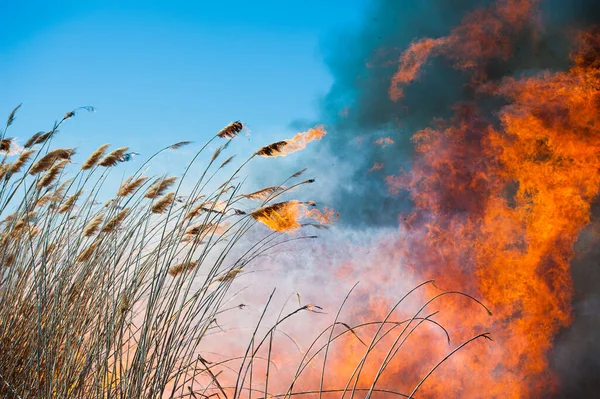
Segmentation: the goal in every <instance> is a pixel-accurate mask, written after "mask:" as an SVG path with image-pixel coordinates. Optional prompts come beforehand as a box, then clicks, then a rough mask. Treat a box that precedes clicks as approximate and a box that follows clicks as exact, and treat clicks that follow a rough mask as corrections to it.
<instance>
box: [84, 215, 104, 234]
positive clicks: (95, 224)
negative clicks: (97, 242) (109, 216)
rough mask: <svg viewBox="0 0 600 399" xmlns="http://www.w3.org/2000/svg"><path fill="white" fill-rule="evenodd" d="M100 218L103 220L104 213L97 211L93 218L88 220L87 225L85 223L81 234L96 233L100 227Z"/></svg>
mask: <svg viewBox="0 0 600 399" xmlns="http://www.w3.org/2000/svg"><path fill="white" fill-rule="evenodd" d="M102 220H104V213H99V214H97V215H96V216H94V218H93V219H92V220H90V222H89V223H88V224H87V225H85V227H84V229H83V236H84V237H89V236H92V235H94V234H96V232H97V231H98V229H99V228H100V224H101V223H102Z"/></svg>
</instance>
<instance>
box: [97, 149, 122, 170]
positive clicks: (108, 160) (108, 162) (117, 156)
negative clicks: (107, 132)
mask: <svg viewBox="0 0 600 399" xmlns="http://www.w3.org/2000/svg"><path fill="white" fill-rule="evenodd" d="M128 149H129V147H121V148H117V149H116V150H114V151H112V152H110V153H109V154H108V155H107V156H105V157H104V158H103V159H102V160H101V161H100V162H99V163H98V165H100V166H104V167H105V168H110V167H112V166H115V165H116V164H117V163H119V161H121V159H122V158H123V156H124V155H125V153H127V150H128Z"/></svg>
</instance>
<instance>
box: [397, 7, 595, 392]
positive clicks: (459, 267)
mask: <svg viewBox="0 0 600 399" xmlns="http://www.w3.org/2000/svg"><path fill="white" fill-rule="evenodd" d="M508 3H511V2H507V1H501V2H499V4H500V6H497V8H496V9H497V10H503V9H502V8H501V6H502V5H506V4H508ZM512 3H517V2H512ZM522 3H523V2H521V4H522ZM503 12H504V11H503ZM504 15H505V17H506V18H508V17H510V18H512V17H513V14H511V13H508V12H506V13H505V14H504ZM515 18H517V17H515ZM518 18H520V17H518ZM467 44H469V43H467ZM471 44H472V43H471ZM572 58H573V61H574V65H573V67H572V68H571V69H570V70H569V71H568V72H559V73H554V74H551V73H548V72H546V73H542V74H540V75H539V76H536V77H529V78H523V79H514V78H509V79H505V80H504V81H503V82H502V83H501V84H500V85H499V86H498V88H497V90H496V91H495V94H496V95H500V96H503V97H504V98H506V99H508V100H509V101H510V104H509V105H507V106H505V107H503V108H502V109H501V111H500V113H499V116H500V127H499V128H494V127H492V124H491V123H490V122H488V121H486V120H485V119H483V118H481V117H480V116H478V113H477V109H476V108H475V107H474V106H460V107H457V108H456V110H457V114H456V117H455V119H454V120H452V121H450V122H449V123H445V124H440V125H439V126H437V127H436V128H429V129H425V130H423V131H420V132H418V133H417V134H415V135H414V137H413V141H414V142H415V144H416V149H417V152H418V156H417V158H416V159H415V162H414V164H413V168H412V170H411V171H410V172H409V173H404V174H403V175H401V176H392V177H388V179H387V182H388V184H389V186H390V190H391V191H392V192H397V191H398V190H399V189H402V188H404V189H408V190H409V191H410V193H411V196H412V199H413V200H414V203H415V208H416V211H415V214H414V215H412V220H411V226H412V228H413V229H414V234H411V235H410V236H409V238H408V239H407V241H408V242H407V243H405V244H404V246H405V247H407V248H410V249H409V250H408V251H407V253H406V255H407V256H408V259H409V260H411V261H412V262H414V264H415V267H418V270H419V272H420V273H421V274H422V275H423V276H424V277H426V278H434V277H435V278H436V281H437V282H439V284H440V285H442V286H443V287H445V288H459V289H463V290H464V289H466V290H470V292H474V293H476V295H478V296H479V297H481V298H484V302H485V303H486V304H488V305H489V306H490V307H491V308H492V311H493V313H494V315H495V317H494V319H495V322H494V324H493V328H492V334H493V337H494V340H495V341H496V343H495V345H493V346H488V347H485V346H473V347H470V348H467V349H466V351H465V352H464V353H463V354H462V355H461V356H460V357H458V358H455V359H454V360H452V359H451V360H450V361H449V362H448V363H447V364H446V365H444V366H443V367H442V368H440V370H439V372H438V374H436V375H434V376H433V379H432V380H430V381H429V382H427V383H426V384H425V386H424V387H423V390H422V392H421V395H425V397H448V396H450V397H454V396H456V397H481V395H482V392H485V397H488V398H500V397H502V398H530V397H541V396H544V395H548V394H550V393H551V392H552V390H553V387H555V386H556V383H557V381H556V378H555V376H554V375H553V374H552V372H551V371H550V370H549V367H548V361H547V358H546V354H547V353H548V351H549V349H551V347H552V341H553V339H554V337H555V336H556V334H557V332H558V331H559V329H560V328H561V327H565V326H567V325H568V324H569V323H570V317H571V315H570V303H571V298H572V293H573V287H572V281H571V275H570V271H569V267H570V266H569V264H570V261H571V259H572V258H573V254H574V252H573V245H574V243H575V241H576V240H577V237H578V234H579V232H580V231H581V230H582V229H583V228H584V227H585V226H586V225H587V224H588V223H589V221H590V207H591V203H592V201H593V200H594V199H595V198H596V196H597V195H598V193H599V191H600V157H599V156H598V154H599V153H600V118H599V116H598V115H599V114H600V113H599V111H600V101H599V99H600V34H599V32H598V31H596V32H593V33H590V32H588V33H586V34H584V35H582V44H581V46H580V50H579V51H578V52H575V53H574V54H573V57H572ZM395 83H396V82H394V84H395ZM445 314H446V315H448V314H450V316H449V317H447V318H442V320H440V321H441V322H442V324H444V325H446V326H453V325H454V326H461V325H464V323H467V322H468V323H469V324H475V325H478V324H482V325H483V323H484V321H483V320H479V319H477V318H472V317H471V318H466V317H465V316H464V312H463V309H462V308H461V306H460V304H459V303H456V304H455V305H454V306H453V307H452V309H451V310H450V313H448V311H446V313H445ZM416 353H419V354H420V355H421V356H425V357H431V356H433V357H436V356H437V357H439V356H440V354H441V353H437V354H436V351H435V350H434V349H433V348H425V347H417V348H416ZM407 367H408V366H407ZM465 371H466V372H465Z"/></svg>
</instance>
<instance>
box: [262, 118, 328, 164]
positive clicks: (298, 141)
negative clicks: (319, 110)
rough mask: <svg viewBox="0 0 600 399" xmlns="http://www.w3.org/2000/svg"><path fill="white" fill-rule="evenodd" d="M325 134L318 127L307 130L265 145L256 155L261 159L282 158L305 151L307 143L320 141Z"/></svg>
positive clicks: (320, 127) (322, 129)
mask: <svg viewBox="0 0 600 399" xmlns="http://www.w3.org/2000/svg"><path fill="white" fill-rule="evenodd" d="M326 134H327V132H326V131H325V128H324V127H323V126H321V125H319V126H316V127H314V128H312V129H308V130H307V131H306V132H301V133H298V134H296V135H295V136H294V137H292V138H291V139H288V140H284V141H278V142H276V143H273V144H270V145H267V146H265V147H263V148H261V149H260V150H258V152H257V153H256V154H257V155H260V156H263V157H284V156H286V155H289V154H291V153H293V152H296V151H300V150H303V149H305V148H306V145H307V144H308V143H310V142H311V141H314V140H321V139H322V138H323V136H325V135H326Z"/></svg>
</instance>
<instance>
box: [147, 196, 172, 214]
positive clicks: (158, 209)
mask: <svg viewBox="0 0 600 399" xmlns="http://www.w3.org/2000/svg"><path fill="white" fill-rule="evenodd" d="M174 200H175V193H174V192H171V193H169V194H166V195H165V196H163V197H162V198H160V199H159V200H158V201H156V202H155V203H154V204H153V205H152V209H151V210H152V213H163V212H164V211H166V210H167V208H169V206H170V205H171V204H172V203H173V201H174Z"/></svg>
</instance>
